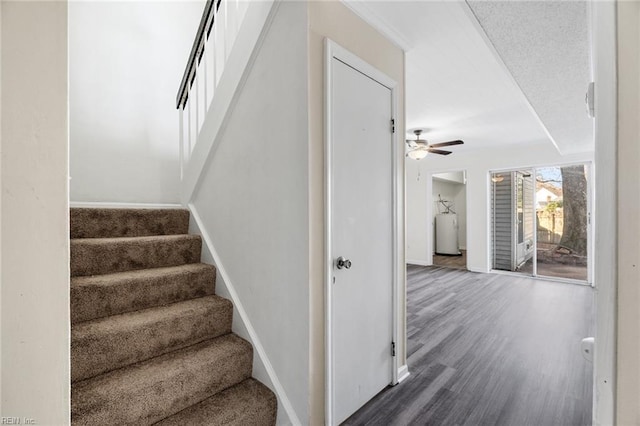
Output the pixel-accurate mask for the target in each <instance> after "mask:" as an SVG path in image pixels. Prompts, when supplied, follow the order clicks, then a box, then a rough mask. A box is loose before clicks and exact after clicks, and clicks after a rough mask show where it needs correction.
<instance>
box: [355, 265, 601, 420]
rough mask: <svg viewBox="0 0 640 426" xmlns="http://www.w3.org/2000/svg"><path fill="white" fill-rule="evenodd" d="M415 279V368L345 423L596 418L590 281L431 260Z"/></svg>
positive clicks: (411, 293)
mask: <svg viewBox="0 0 640 426" xmlns="http://www.w3.org/2000/svg"><path fill="white" fill-rule="evenodd" d="M407 278H408V283H407V286H408V288H407V299H408V301H407V303H408V306H407V312H408V317H407V321H408V338H409V341H408V356H409V358H408V364H409V371H410V372H411V375H410V376H409V378H407V379H406V380H405V381H404V382H403V383H401V384H399V385H398V386H395V387H389V388H387V389H386V390H384V391H383V392H381V393H380V394H378V395H377V396H376V397H375V398H374V399H373V400H372V401H370V402H369V403H368V404H367V405H365V406H364V407H362V409H360V410H359V411H358V412H357V413H355V414H354V415H353V416H351V417H350V418H349V419H347V421H346V422H345V424H348V425H513V426H527V425H531V426H546V425H588V424H591V395H592V389H591V386H592V378H591V374H592V373H591V371H592V365H591V364H590V363H588V362H587V361H585V360H584V359H583V358H582V356H581V353H580V341H581V339H582V338H583V337H587V336H591V335H593V317H594V314H593V310H594V307H593V290H592V289H591V288H590V287H586V286H580V285H571V284H562V283H553V282H546V281H541V280H536V279H531V278H528V277H514V276H510V275H497V274H478V273H473V272H467V271H462V270H456V269H447V268H441V267H423V266H409V267H408V268H407Z"/></svg>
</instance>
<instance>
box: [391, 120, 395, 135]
mask: <svg viewBox="0 0 640 426" xmlns="http://www.w3.org/2000/svg"><path fill="white" fill-rule="evenodd" d="M395 132H396V120H395V119H393V118H392V119H391V133H395Z"/></svg>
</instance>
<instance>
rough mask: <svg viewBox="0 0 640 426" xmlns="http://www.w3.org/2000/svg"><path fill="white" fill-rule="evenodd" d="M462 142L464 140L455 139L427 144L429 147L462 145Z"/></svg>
mask: <svg viewBox="0 0 640 426" xmlns="http://www.w3.org/2000/svg"><path fill="white" fill-rule="evenodd" d="M463 143H464V141H461V140H457V141H449V142H440V143H434V144H431V145H429V147H430V148H440V147H443V146H451V145H462V144H463Z"/></svg>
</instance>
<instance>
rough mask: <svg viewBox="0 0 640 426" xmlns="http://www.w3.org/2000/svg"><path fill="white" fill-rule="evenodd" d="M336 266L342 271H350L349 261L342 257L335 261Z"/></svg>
mask: <svg viewBox="0 0 640 426" xmlns="http://www.w3.org/2000/svg"><path fill="white" fill-rule="evenodd" d="M336 266H337V267H338V269H342V268H344V269H350V268H351V261H350V260H349V259H345V258H344V257H342V256H340V257H339V258H338V260H337V261H336Z"/></svg>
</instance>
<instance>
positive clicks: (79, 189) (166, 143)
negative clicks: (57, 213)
mask: <svg viewBox="0 0 640 426" xmlns="http://www.w3.org/2000/svg"><path fill="white" fill-rule="evenodd" d="M203 7H204V3H203V1H202V0H197V1H166V2H162V1H126V2H114V1H87V2H84V1H74V2H71V3H69V84H70V87H69V96H70V98H69V108H70V138H71V148H70V166H71V177H72V180H71V201H80V202H91V201H94V202H96V201H97V202H100V201H102V202H134V203H172V202H178V201H179V179H180V169H179V144H178V112H177V110H176V109H175V97H176V93H177V91H178V87H179V85H180V80H181V78H182V73H183V71H184V68H185V66H186V63H187V58H188V56H189V52H190V50H191V44H192V43H193V39H194V37H195V33H196V30H197V28H198V24H199V21H200V17H201V15H202V10H203Z"/></svg>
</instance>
